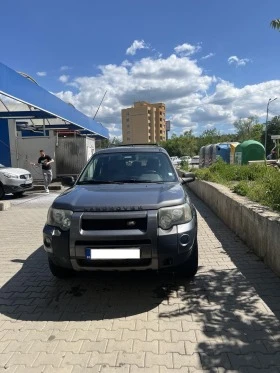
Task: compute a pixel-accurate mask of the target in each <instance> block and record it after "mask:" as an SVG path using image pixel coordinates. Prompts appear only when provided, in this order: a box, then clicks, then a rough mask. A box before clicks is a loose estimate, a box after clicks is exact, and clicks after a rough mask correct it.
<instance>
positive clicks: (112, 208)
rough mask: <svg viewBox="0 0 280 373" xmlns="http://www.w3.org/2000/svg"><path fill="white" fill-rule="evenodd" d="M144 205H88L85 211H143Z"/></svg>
mask: <svg viewBox="0 0 280 373" xmlns="http://www.w3.org/2000/svg"><path fill="white" fill-rule="evenodd" d="M142 210H143V207H142V206H121V207H119V206H118V207H116V206H104V207H87V208H85V209H84V212H111V211H114V212H119V211H142Z"/></svg>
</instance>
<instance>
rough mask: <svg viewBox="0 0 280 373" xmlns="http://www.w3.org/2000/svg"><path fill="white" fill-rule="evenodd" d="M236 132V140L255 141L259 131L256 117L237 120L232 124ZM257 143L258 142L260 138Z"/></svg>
mask: <svg viewBox="0 0 280 373" xmlns="http://www.w3.org/2000/svg"><path fill="white" fill-rule="evenodd" d="M233 125H234V127H235V128H236V131H237V140H238V141H239V142H243V141H245V140H257V139H256V138H254V137H257V138H258V136H257V135H258V131H259V129H260V127H259V126H257V127H255V126H256V125H259V123H258V118H257V117H256V116H251V117H248V118H246V119H238V120H236V121H235V122H234V123H233ZM257 141H260V137H259V138H258V140H257Z"/></svg>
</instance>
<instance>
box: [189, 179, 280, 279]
mask: <svg viewBox="0 0 280 373" xmlns="http://www.w3.org/2000/svg"><path fill="white" fill-rule="evenodd" d="M188 187H189V188H190V190H192V191H193V192H194V193H195V194H196V195H197V196H198V197H199V198H200V199H201V200H202V201H203V202H205V203H206V204H207V205H208V206H209V207H210V208H211V210H212V211H213V212H214V213H215V214H216V215H217V216H218V217H219V218H220V219H221V220H222V221H223V222H224V223H225V224H226V225H227V226H228V227H229V228H230V229H231V230H232V231H233V232H235V233H236V234H237V235H238V236H239V237H240V238H241V239H242V240H243V241H244V242H245V243H246V244H247V245H248V246H249V247H250V248H251V249H252V250H253V251H254V253H255V254H256V255H257V256H258V257H259V258H261V259H262V260H263V261H264V262H265V263H266V264H267V265H268V266H269V267H270V268H271V269H272V270H273V271H274V272H275V273H276V274H277V275H280V255H279V254H280V214H278V213H276V212H274V211H272V210H270V209H269V208H267V207H264V206H262V205H260V204H258V203H256V202H252V201H250V200H248V198H246V197H242V196H239V195H237V194H235V193H233V192H231V191H230V189H229V188H227V187H225V186H223V185H220V184H216V183H210V182H207V181H202V180H195V181H194V182H193V183H190V184H188Z"/></svg>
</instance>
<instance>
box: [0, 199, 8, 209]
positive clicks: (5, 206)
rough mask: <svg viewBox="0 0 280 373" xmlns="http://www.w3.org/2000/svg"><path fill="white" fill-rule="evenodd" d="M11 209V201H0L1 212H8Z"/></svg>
mask: <svg viewBox="0 0 280 373" xmlns="http://www.w3.org/2000/svg"><path fill="white" fill-rule="evenodd" d="M10 207H11V202H10V201H0V211H6V210H8V209H9V208H10Z"/></svg>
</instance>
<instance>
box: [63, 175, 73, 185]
mask: <svg viewBox="0 0 280 373" xmlns="http://www.w3.org/2000/svg"><path fill="white" fill-rule="evenodd" d="M61 184H62V185H63V186H67V187H71V186H73V185H74V184H75V179H74V177H73V176H63V177H62V178H61Z"/></svg>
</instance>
